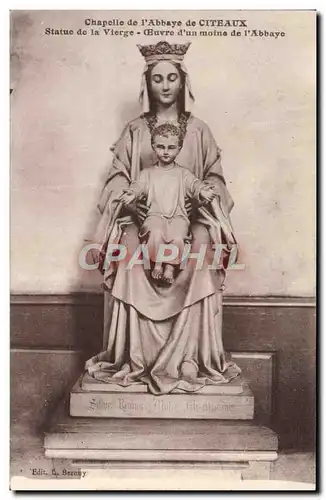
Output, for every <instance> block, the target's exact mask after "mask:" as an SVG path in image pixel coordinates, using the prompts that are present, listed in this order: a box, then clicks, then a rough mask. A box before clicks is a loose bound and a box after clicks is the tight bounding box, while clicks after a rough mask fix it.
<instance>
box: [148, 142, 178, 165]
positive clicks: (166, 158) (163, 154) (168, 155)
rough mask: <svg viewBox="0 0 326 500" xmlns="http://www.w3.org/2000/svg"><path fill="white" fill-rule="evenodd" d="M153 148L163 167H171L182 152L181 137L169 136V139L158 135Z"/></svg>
mask: <svg viewBox="0 0 326 500" xmlns="http://www.w3.org/2000/svg"><path fill="white" fill-rule="evenodd" d="M152 146H153V150H154V151H155V153H156V156H157V158H158V159H159V161H160V162H161V163H162V164H163V165H170V164H171V163H172V162H173V161H174V159H175V157H176V156H177V155H178V153H179V151H180V146H179V137H177V136H176V135H168V136H167V137H163V136H161V135H157V136H155V137H154V141H153V144H152Z"/></svg>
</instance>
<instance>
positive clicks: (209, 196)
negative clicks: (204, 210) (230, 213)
mask: <svg viewBox="0 0 326 500" xmlns="http://www.w3.org/2000/svg"><path fill="white" fill-rule="evenodd" d="M200 196H201V198H202V199H203V201H204V202H205V203H210V202H211V201H213V200H214V198H216V197H217V196H218V192H217V190H216V188H215V186H208V185H207V186H205V187H203V188H202V189H201V190H200Z"/></svg>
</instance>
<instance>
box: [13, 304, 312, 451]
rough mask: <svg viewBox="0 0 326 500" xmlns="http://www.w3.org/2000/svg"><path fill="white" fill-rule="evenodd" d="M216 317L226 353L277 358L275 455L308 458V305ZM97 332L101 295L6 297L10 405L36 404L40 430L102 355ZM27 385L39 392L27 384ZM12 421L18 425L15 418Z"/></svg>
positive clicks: (256, 307) (251, 308) (239, 309)
mask: <svg viewBox="0 0 326 500" xmlns="http://www.w3.org/2000/svg"><path fill="white" fill-rule="evenodd" d="M223 314H224V322H223V328H224V332H223V337H224V344H225V347H226V349H227V350H229V351H249V352H257V351H258V352H271V351H274V352H276V359H277V363H276V380H275V387H274V396H275V398H274V399H275V415H274V419H273V426H274V429H275V430H276V432H278V434H279V437H280V448H281V449H296V450H313V449H314V447H315V416H316V411H315V387H316V377H315V374H316V366H315V359H316V349H315V345H316V339H315V329H316V312H315V307H314V302H313V300H311V299H300V298H289V297H287V298H283V297H273V298H266V297H264V298H258V297H255V298H252V297H241V298H240V297H226V298H225V300H224V312H223ZM102 324H103V297H102V296H101V295H96V294H72V295H56V296H54V295H53V296H52V295H51V296H46V295H44V296H41V295H27V296H23V295H15V296H12V305H11V347H12V354H13V356H12V361H11V373H12V377H11V393H12V394H11V396H12V401H13V400H15V398H25V399H24V400H26V411H30V410H28V406H29V405H28V401H29V400H30V398H33V399H34V400H37V401H38V403H37V405H36V406H35V405H33V412H35V418H36V419H37V420H38V421H40V422H41V421H42V419H44V418H46V415H47V414H48V412H49V411H50V412H51V411H52V408H54V406H55V405H56V403H57V401H58V400H59V398H60V397H61V396H62V395H63V393H64V392H65V390H67V386H68V385H69V384H70V383H71V382H72V381H73V380H74V377H75V376H76V374H77V373H78V371H79V370H81V369H82V366H83V361H84V360H85V359H87V357H89V356H90V355H92V354H94V353H96V352H97V351H99V350H100V349H101V347H102V346H101V343H102ZM49 359H50V360H51V362H49ZM32 379H33V380H38V381H39V384H38V385H37V386H35V383H33V384H29V383H28V381H29V380H32ZM22 381H24V383H23V384H22V383H21V382H22ZM37 387H38V389H37ZM44 400H45V401H46V402H45V401H44ZM12 418H16V419H17V418H18V419H19V415H13V416H12Z"/></svg>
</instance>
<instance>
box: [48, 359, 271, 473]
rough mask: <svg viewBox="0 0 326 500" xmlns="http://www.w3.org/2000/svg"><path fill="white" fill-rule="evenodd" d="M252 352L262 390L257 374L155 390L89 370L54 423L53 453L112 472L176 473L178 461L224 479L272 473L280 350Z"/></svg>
mask: <svg viewBox="0 0 326 500" xmlns="http://www.w3.org/2000/svg"><path fill="white" fill-rule="evenodd" d="M239 356H240V354H239ZM252 356H253V357H250V355H249V357H250V359H249V361H250V362H251V365H253V364H254V367H255V369H254V370H251V371H250V370H249V369H248V370H246V367H245V365H244V368H245V369H244V370H243V371H244V373H245V374H246V375H248V374H251V373H253V376H254V379H253V386H254V387H255V397H254V395H253V393H252V391H251V389H250V385H251V382H252V381H251V379H250V378H249V380H250V382H249V383H248V382H244V381H243V380H241V378H240V377H239V378H237V379H235V380H234V381H233V382H231V383H230V384H226V385H222V386H210V387H205V388H204V389H202V390H200V391H198V392H196V393H191V394H187V393H184V392H182V391H175V392H174V393H171V394H168V395H163V396H154V395H152V394H150V393H148V392H147V387H146V386H144V385H142V384H139V385H132V386H129V387H123V388H122V387H121V386H118V385H116V386H112V385H110V384H103V383H101V382H98V381H96V380H94V379H93V378H91V377H89V376H88V375H86V376H84V375H83V376H82V377H80V378H79V380H78V381H77V382H76V384H75V386H74V387H73V388H72V390H71V392H70V397H69V398H68V399H67V400H65V401H63V402H62V403H61V405H60V406H59V407H58V409H57V412H56V414H55V415H54V416H53V419H52V421H51V422H50V423H49V425H48V428H47V430H46V433H45V441H44V447H45V455H46V456H47V457H49V458H51V459H52V460H53V461H54V462H53V463H54V464H55V463H56V462H57V463H62V462H65V463H69V466H70V467H75V468H76V470H78V469H80V470H83V471H84V470H86V471H92V473H95V474H97V473H99V474H101V473H102V472H103V474H104V475H105V474H106V472H105V471H107V473H110V472H109V471H111V472H112V471H116V473H117V474H118V475H119V474H122V476H124V475H127V476H128V474H129V475H130V476H131V477H133V475H137V471H142V473H143V474H149V473H150V471H154V470H155V471H157V473H158V474H159V475H163V476H164V474H165V475H166V477H169V470H171V469H173V470H176V469H177V470H178V471H180V473H183V472H185V471H193V473H194V474H196V473H197V474H199V473H200V474H204V476H205V475H206V474H207V475H212V474H213V475H215V476H214V477H219V479H220V480H228V479H232V480H233V479H234V480H236V479H241V478H242V479H269V477H270V471H271V467H272V465H273V462H274V461H275V460H276V459H277V449H278V438H277V435H276V434H275V433H274V432H273V431H272V430H271V429H270V428H269V427H268V426H266V425H263V423H266V422H267V423H268V422H269V420H270V417H271V409H272V407H273V405H272V404H270V401H271V394H272V375H273V363H272V361H273V358H272V356H271V355H268V356H267V355H265V357H264V358H263V357H262V355H261V353H253V354H252ZM265 358H266V359H265ZM241 359H242V358H241ZM244 359H245V360H246V362H247V358H244ZM256 361H257V363H256ZM251 365H250V366H251ZM241 368H243V367H242V366H241ZM256 399H257V401H256ZM257 410H258V411H257ZM101 471H102V472H101ZM197 474H196V477H197ZM207 477H208V476H207Z"/></svg>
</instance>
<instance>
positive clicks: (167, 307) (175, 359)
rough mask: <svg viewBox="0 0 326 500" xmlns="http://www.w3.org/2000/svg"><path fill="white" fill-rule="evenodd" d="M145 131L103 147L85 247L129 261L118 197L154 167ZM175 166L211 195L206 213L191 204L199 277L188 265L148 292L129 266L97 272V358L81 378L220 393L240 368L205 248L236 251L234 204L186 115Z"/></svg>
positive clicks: (132, 239) (130, 227)
mask: <svg viewBox="0 0 326 500" xmlns="http://www.w3.org/2000/svg"><path fill="white" fill-rule="evenodd" d="M150 139H151V138H150V130H149V127H148V125H147V122H146V120H145V119H144V118H143V117H139V118H137V119H135V120H132V121H131V122H130V123H129V124H128V125H127V126H126V128H125V129H124V131H123V133H122V135H121V137H120V139H119V140H118V141H117V143H116V144H115V145H114V147H113V148H112V152H113V155H114V160H113V164H112V167H111V169H110V171H109V174H108V178H107V181H106V184H105V186H104V189H103V192H102V195H101V198H100V202H99V204H98V208H99V212H100V214H101V216H100V221H99V224H98V226H97V230H96V234H95V237H94V241H95V242H96V243H98V244H100V245H101V247H102V248H103V249H104V251H105V250H106V247H107V244H108V243H114V242H115V243H116V242H119V243H121V244H123V245H126V247H127V249H128V256H132V255H133V254H134V253H135V252H136V251H137V249H138V248H139V238H138V233H139V226H137V222H136V220H135V219H134V218H133V216H132V215H131V214H128V212H123V211H122V210H121V205H120V203H119V201H118V197H119V195H120V194H121V192H122V190H123V189H124V188H127V187H128V186H129V184H130V182H131V181H133V180H135V179H136V177H137V176H138V174H139V172H140V171H141V170H142V169H144V168H146V167H149V166H152V165H153V164H155V162H156V161H157V160H156V157H155V154H154V152H153V150H152V148H151V140H150ZM176 161H177V163H178V164H179V165H180V166H182V167H184V168H187V169H189V170H190V171H191V172H192V173H193V174H194V175H195V176H196V177H198V178H199V179H200V180H203V181H205V182H208V183H212V184H214V185H215V186H216V187H217V188H218V192H219V196H218V198H217V199H215V200H214V201H213V202H212V203H211V205H210V208H205V207H203V206H200V205H198V206H197V207H196V209H195V212H194V214H193V221H192V224H191V233H192V244H191V245H192V246H191V252H192V253H198V252H200V251H201V250H202V251H203V249H205V248H204V247H202V246H201V245H203V244H204V245H207V248H208V249H210V252H206V253H205V258H204V259H203V262H202V265H201V268H200V269H196V265H197V260H196V259H193V258H190V259H189V261H188V265H187V266H186V267H185V269H183V270H181V271H180V272H179V274H178V275H177V277H176V280H175V282H174V283H173V284H172V285H171V286H170V287H168V288H163V287H160V286H157V284H156V283H155V281H153V280H152V279H151V276H150V270H149V269H146V268H145V266H143V265H141V264H139V265H135V266H131V267H130V266H129V267H128V262H129V260H128V259H124V260H122V261H120V262H119V263H118V265H116V266H113V265H112V264H111V265H110V266H109V267H108V269H106V270H105V271H104V286H105V288H106V290H109V292H108V293H109V294H110V297H109V296H108V293H106V298H105V299H106V300H105V303H106V310H105V318H104V336H103V351H102V352H101V353H99V354H98V355H96V356H94V357H92V358H91V359H90V360H88V361H87V363H86V368H87V370H88V372H89V373H90V374H91V375H92V376H93V377H94V378H96V379H98V380H101V381H103V382H107V383H115V384H120V385H123V386H128V385H131V384H137V383H146V384H147V385H148V388H149V390H150V392H152V393H153V394H166V393H169V392H171V391H172V390H173V389H176V388H178V389H181V390H184V391H187V392H194V391H197V390H199V389H200V388H202V387H203V386H204V385H208V384H223V383H227V382H229V381H230V380H231V379H233V378H234V377H236V376H237V375H238V374H239V372H240V369H239V368H238V367H237V366H236V365H235V364H234V363H233V362H228V361H226V357H225V353H224V349H223V343H222V298H221V295H222V294H221V289H222V286H223V282H224V278H225V271H224V269H210V264H211V263H212V260H213V251H214V248H215V247H216V246H217V245H219V244H221V243H223V244H225V245H226V251H230V249H231V247H232V245H234V244H235V238H234V235H233V229H232V226H231V222H230V219H229V213H230V211H231V209H232V207H233V201H232V199H231V197H230V194H229V192H228V190H227V188H226V185H225V181H224V177H223V172H222V167H221V155H220V149H219V148H218V146H217V145H216V142H215V140H214V138H213V136H212V134H211V132H210V130H209V128H208V126H207V125H206V124H205V123H204V122H202V121H201V120H199V119H198V118H196V117H194V116H192V115H190V117H189V119H188V123H187V131H186V135H185V137H184V142H183V147H182V150H181V151H180V153H179V155H178V157H177V160H176Z"/></svg>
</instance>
